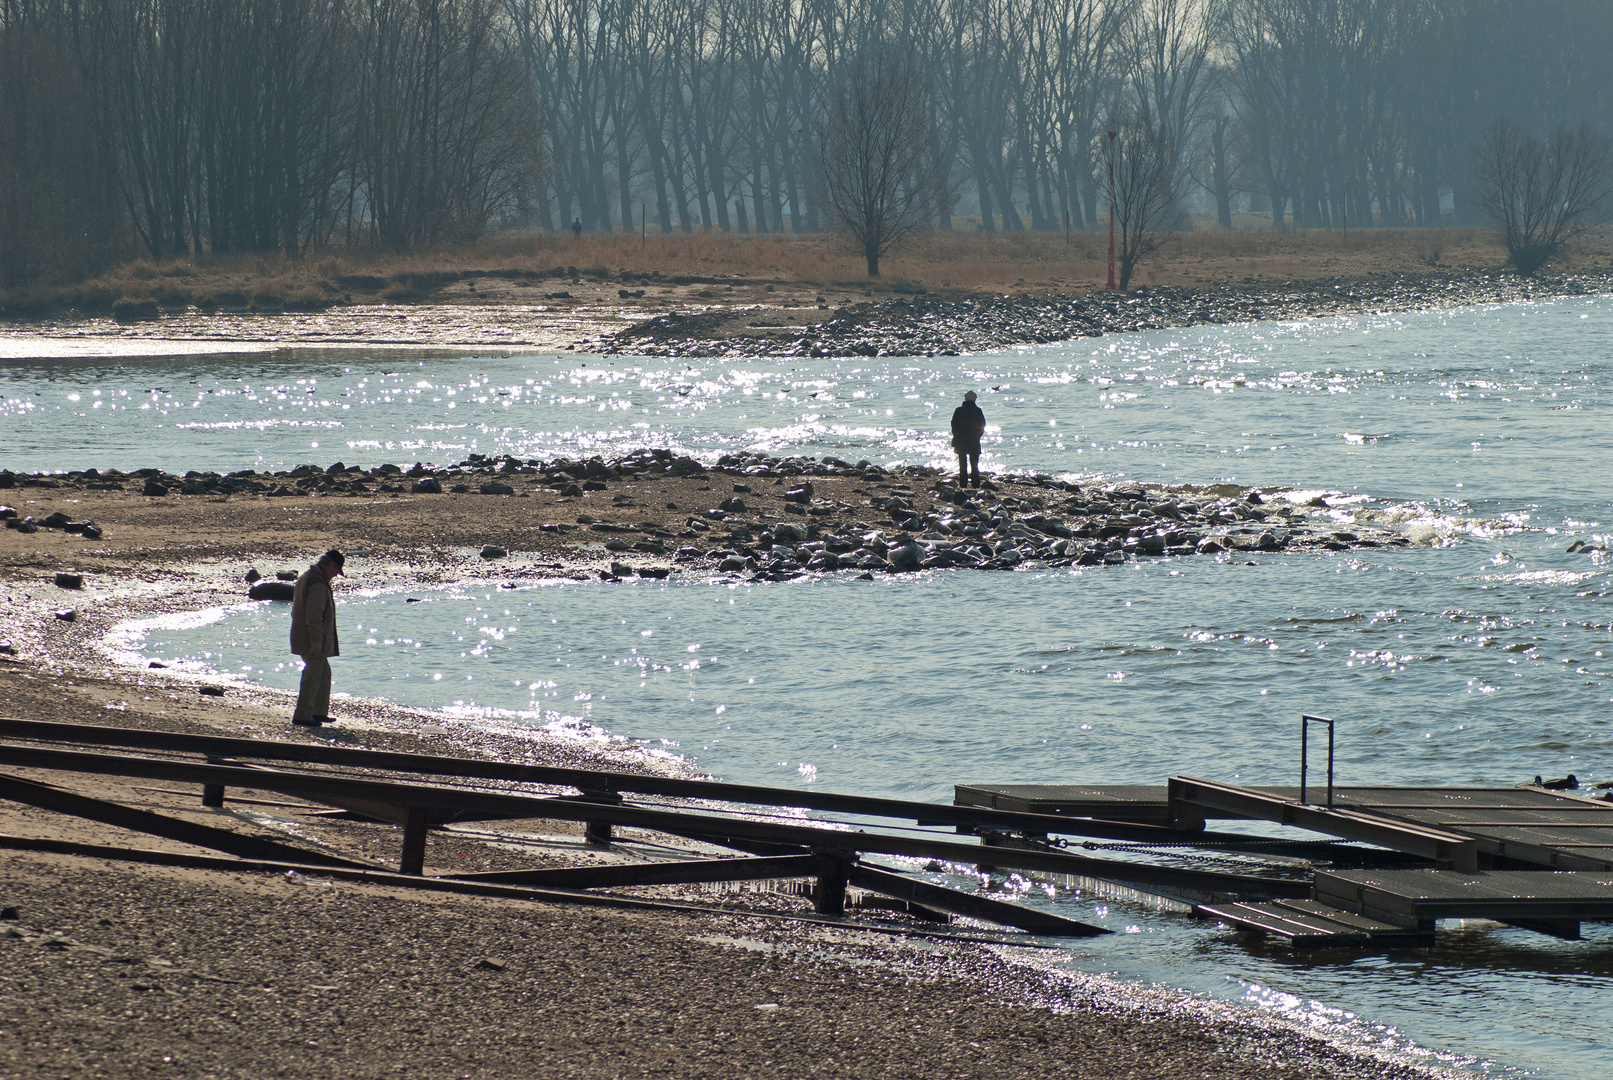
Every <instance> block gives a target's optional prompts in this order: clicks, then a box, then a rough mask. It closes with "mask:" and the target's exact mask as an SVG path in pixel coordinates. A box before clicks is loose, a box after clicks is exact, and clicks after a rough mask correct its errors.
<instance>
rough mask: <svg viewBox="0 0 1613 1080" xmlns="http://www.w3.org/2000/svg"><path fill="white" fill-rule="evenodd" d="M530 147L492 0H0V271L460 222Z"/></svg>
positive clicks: (265, 246) (533, 124)
mask: <svg viewBox="0 0 1613 1080" xmlns="http://www.w3.org/2000/svg"><path fill="white" fill-rule="evenodd" d="M542 162H543V134H542V125H541V124H540V122H539V120H538V114H537V103H536V98H535V97H534V94H533V81H532V78H531V69H530V66H529V65H528V63H527V61H526V58H525V55H524V54H523V53H522V51H521V50H520V48H519V47H518V44H517V40H516V37H515V35H514V33H513V28H512V26H511V24H510V22H509V20H508V18H506V17H505V11H504V8H503V6H502V5H501V4H500V3H499V2H498V0H0V286H5V285H8V284H11V285H15V284H18V283H23V282H28V281H41V280H51V279H62V278H70V277H72V276H74V275H79V274H83V273H87V272H91V271H93V270H94V269H95V268H97V267H99V266H101V265H104V264H105V262H106V261H107V260H108V259H111V258H116V257H119V256H122V255H126V254H129V253H130V252H131V251H143V252H145V253H147V254H149V255H150V256H151V257H153V258H169V257H174V256H182V255H186V254H189V253H200V252H216V253H225V252H262V253H268V252H280V253H284V254H287V255H292V256H296V255H300V254H302V253H303V252H305V251H307V250H309V249H323V248H328V247H331V246H335V245H355V244H372V245H379V246H384V247H388V248H394V249H402V248H408V247H412V246H418V245H424V244H430V243H434V242H437V241H442V240H450V239H464V238H474V237H476V236H478V235H480V234H481V233H482V232H483V230H484V229H485V228H486V226H487V224H488V223H489V222H490V221H492V220H493V219H495V218H497V217H501V216H506V215H511V214H516V213H519V212H520V211H521V210H522V209H523V208H524V207H525V206H527V205H528V204H529V202H530V200H531V199H532V198H533V197H534V196H536V195H537V194H538V187H537V182H538V179H539V178H540V177H541V176H542V174H543V171H544V170H543V165H542Z"/></svg>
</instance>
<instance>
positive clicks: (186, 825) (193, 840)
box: [0, 773, 370, 868]
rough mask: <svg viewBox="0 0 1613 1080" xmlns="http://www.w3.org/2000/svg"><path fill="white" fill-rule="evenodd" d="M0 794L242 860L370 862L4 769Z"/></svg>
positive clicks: (362, 865) (361, 864)
mask: <svg viewBox="0 0 1613 1080" xmlns="http://www.w3.org/2000/svg"><path fill="white" fill-rule="evenodd" d="M0 798H5V799H10V800H12V801H13V802H20V803H25V804H27V805H29V806H37V807H39V808H40V809H41V810H52V811H55V812H56V813H59V814H70V815H72V816H73V817H81V818H86V819H88V820H90V821H99V822H100V823H101V824H103V825H112V826H114V827H116V828H119V829H129V830H130V831H132V832H141V833H146V834H148V835H150V836H161V837H163V838H165V839H168V840H176V841H178V842H179V843H182V844H190V845H192V846H194V847H201V848H208V849H209V850H212V851H222V852H225V853H226V854H230V855H237V856H240V857H241V858H244V859H276V860H279V861H281V862H299V863H313V864H317V865H320V866H346V867H354V868H367V867H369V866H370V864H368V863H364V862H358V861H356V860H353V859H344V858H341V857H340V856H336V855H329V854H326V853H325V852H322V851H310V850H308V849H307V848H300V847H297V846H295V845H293V844H282V843H280V842H279V841H276V840H269V839H266V838H263V837H256V836H243V835H242V834H241V833H238V832H234V831H232V830H229V829H218V828H214V827H213V826H211V825H202V824H198V823H197V822H193V821H184V820H182V819H180V818H172V817H168V816H167V815H165V814H156V813H152V812H151V811H149V810H137V809H135V808H134V807H131V806H123V805H121V804H119V803H114V802H107V801H106V800H104V799H93V798H90V797H89V796H87V795H80V794H78V793H77V792H73V791H68V790H67V789H66V788H60V787H56V786H55V785H53V784H41V783H38V782H36V781H33V780H24V779H23V778H21V777H19V776H9V775H6V774H4V773H0Z"/></svg>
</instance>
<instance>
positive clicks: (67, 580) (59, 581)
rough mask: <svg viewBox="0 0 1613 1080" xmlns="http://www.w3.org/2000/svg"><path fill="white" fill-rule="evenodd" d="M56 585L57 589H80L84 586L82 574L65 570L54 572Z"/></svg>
mask: <svg viewBox="0 0 1613 1080" xmlns="http://www.w3.org/2000/svg"><path fill="white" fill-rule="evenodd" d="M56 587H57V588H58V589H82V588H83V587H84V575H83V574H69V573H68V572H67V571H65V570H61V571H58V572H57V574H56Z"/></svg>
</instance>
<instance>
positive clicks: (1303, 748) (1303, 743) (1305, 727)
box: [1299, 716, 1333, 807]
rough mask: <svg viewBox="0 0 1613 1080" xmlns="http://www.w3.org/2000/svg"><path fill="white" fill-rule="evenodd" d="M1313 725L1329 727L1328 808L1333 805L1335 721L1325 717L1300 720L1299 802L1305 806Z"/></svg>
mask: <svg viewBox="0 0 1613 1080" xmlns="http://www.w3.org/2000/svg"><path fill="white" fill-rule="evenodd" d="M1312 724H1326V725H1327V804H1326V805H1327V806H1329V807H1331V806H1332V805H1333V721H1332V720H1330V719H1328V718H1327V717H1325V716H1301V717H1300V718H1299V802H1300V805H1301V806H1303V805H1305V773H1306V769H1307V767H1308V766H1309V765H1310V734H1311V725H1312Z"/></svg>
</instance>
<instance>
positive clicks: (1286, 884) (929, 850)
mask: <svg viewBox="0 0 1613 1080" xmlns="http://www.w3.org/2000/svg"><path fill="white" fill-rule="evenodd" d="M0 761H5V762H9V763H10V764H13V765H18V766H23V767H28V768H37V769H60V770H65V771H68V772H82V773H95V774H101V775H113V776H133V777H140V778H142V779H156V780H178V781H183V782H187V783H195V784H225V785H228V786H231V787H250V788H256V789H259V790H264V791H275V792H278V793H280V794H282V795H295V796H300V797H303V798H308V799H314V800H317V801H324V800H326V799H332V800H349V799H367V800H372V801H376V802H391V803H398V804H402V805H404V806H417V807H421V808H423V809H427V810H432V809H446V810H459V809H465V810H473V811H486V812H491V813H495V814H499V815H501V816H505V817H530V818H551V819H558V820H564V821H583V822H587V821H608V822H610V823H612V824H614V825H625V826H630V827H635V828H645V829H655V830H664V831H666V832H670V833H674V834H676V835H680V836H701V837H708V838H712V839H718V840H720V839H721V838H723V837H733V838H736V839H740V840H746V841H762V842H766V843H777V844H793V845H798V846H802V847H810V848H812V849H813V850H815V851H840V852H844V853H847V854H854V853H858V852H870V853H877V854H882V855H902V856H909V857H912V858H920V859H941V860H944V861H947V862H954V863H963V864H967V865H971V866H973V865H977V864H979V863H980V862H982V861H986V862H989V863H991V864H992V865H994V866H1001V867H1010V868H1013V869H1020V870H1041V871H1045V872H1049V873H1063V874H1074V875H1080V876H1086V877H1095V878H1103V879H1107V880H1112V881H1121V882H1125V883H1128V884H1132V885H1136V884H1139V883H1149V882H1153V883H1159V884H1161V885H1165V886H1169V887H1174V888H1192V889H1197V890H1200V891H1204V892H1212V893H1223V894H1226V893H1232V894H1243V895H1254V896H1305V895H1308V892H1309V890H1308V888H1307V887H1306V885H1305V883H1304V882H1299V881H1284V880H1278V879H1270V878H1258V877H1252V876H1250V877H1243V876H1239V875H1235V874H1213V873H1206V872H1204V871H1193V870H1181V869H1176V868H1173V867H1164V866H1154V865H1148V864H1143V863H1130V862H1123V861H1121V860H1117V859H1095V858H1089V857H1085V856H1079V855H1065V854H1054V853H1048V852H1031V851H1017V850H1013V849H1009V848H989V849H986V848H982V847H978V846H976V845H974V844H962V843H958V842H956V841H945V840H936V839H932V838H930V837H909V836H892V835H889V834H885V833H874V832H863V831H860V830H859V831H856V832H851V831H844V830H837V829H828V828H811V827H807V826H804V825H781V824H775V823H773V822H765V821H749V820H744V819H740V818H732V817H723V816H721V815H718V814H709V813H698V812H691V811H670V810H649V809H643V808H640V807H634V806H606V805H602V804H598V803H592V802H583V801H578V800H573V799H561V798H543V797H534V796H530V795H514V794H509V793H505V792H489V791H470V790H465V789H462V788H449V787H439V786H435V785H425V784H401V783H384V782H380V781H374V780H358V779H351V778H348V777H336V776H328V775H321V774H311V773H300V772H291V771H288V770H277V769H266V768H253V769H246V768H241V767H239V766H229V765H198V764H192V763H189V762H182V761H171V760H163V759H156V758H143V757H133V756H120V755H110V754H91V753H86V752H83V751H77V750H44V749H39V748H35V747H19V746H5V747H0Z"/></svg>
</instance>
